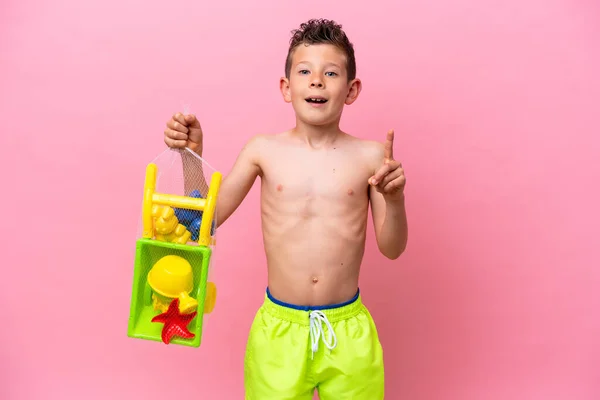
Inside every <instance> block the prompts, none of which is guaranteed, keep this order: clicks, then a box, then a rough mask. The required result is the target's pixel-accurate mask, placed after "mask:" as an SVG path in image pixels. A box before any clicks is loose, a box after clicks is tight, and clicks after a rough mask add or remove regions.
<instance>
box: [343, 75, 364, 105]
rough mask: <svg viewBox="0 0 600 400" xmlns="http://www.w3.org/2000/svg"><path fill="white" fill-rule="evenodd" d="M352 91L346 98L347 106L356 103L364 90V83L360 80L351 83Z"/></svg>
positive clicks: (350, 90) (349, 91)
mask: <svg viewBox="0 0 600 400" xmlns="http://www.w3.org/2000/svg"><path fill="white" fill-rule="evenodd" d="M349 85H350V89H349V90H348V95H347V96H346V104H347V105H350V104H352V103H354V102H355V101H356V99H357V98H358V95H359V94H360V91H361V89H362V82H361V81H360V79H358V78H357V79H354V80H352V81H351V82H350V84H349Z"/></svg>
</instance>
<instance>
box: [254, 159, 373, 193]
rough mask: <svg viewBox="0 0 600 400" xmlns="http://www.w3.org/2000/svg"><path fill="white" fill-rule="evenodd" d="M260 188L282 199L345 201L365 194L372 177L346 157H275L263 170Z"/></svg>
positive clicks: (363, 166) (356, 160)
mask: <svg viewBox="0 0 600 400" xmlns="http://www.w3.org/2000/svg"><path fill="white" fill-rule="evenodd" d="M263 173H264V176H263V184H266V185H267V188H266V189H267V190H268V191H270V192H272V193H276V194H277V195H278V196H280V197H281V198H283V199H299V198H321V199H330V200H336V199H339V200H342V199H346V200H347V199H348V197H349V196H354V197H356V196H357V195H363V194H366V193H367V189H368V179H369V177H370V176H371V175H372V174H373V171H369V168H368V167H367V166H366V165H365V163H364V161H362V160H360V159H357V157H351V156H349V155H346V154H328V155H322V154H319V155H316V156H312V157H302V156H298V155H296V154H294V153H287V154H279V155H278V156H276V157H273V158H272V159H271V160H267V162H265V165H264V166H263Z"/></svg>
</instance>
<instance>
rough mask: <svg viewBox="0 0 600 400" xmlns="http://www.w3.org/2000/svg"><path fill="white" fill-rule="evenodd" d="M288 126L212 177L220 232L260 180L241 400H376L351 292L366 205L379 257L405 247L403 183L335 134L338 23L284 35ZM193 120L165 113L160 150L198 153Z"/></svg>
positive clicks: (350, 80)
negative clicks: (260, 284) (258, 293)
mask: <svg viewBox="0 0 600 400" xmlns="http://www.w3.org/2000/svg"><path fill="white" fill-rule="evenodd" d="M280 88H281V94H282V96H283V99H284V101H286V102H287V103H291V105H292V107H293V109H294V111H295V114H296V123H295V127H294V128H292V129H290V130H288V131H286V132H283V133H281V134H277V135H257V136H255V137H253V138H251V139H250V140H249V141H248V142H247V143H246V144H245V146H244V148H243V149H242V151H241V153H240V154H239V156H238V158H237V160H236V162H235V164H234V166H233V168H232V170H231V172H230V173H229V174H228V175H227V176H226V177H225V178H224V180H223V182H222V184H221V189H220V194H219V198H218V203H217V210H218V216H219V220H218V224H219V225H221V224H223V223H224V222H225V221H226V220H227V219H228V218H229V217H230V216H231V214H232V213H233V212H234V211H235V210H236V209H237V207H238V206H239V205H240V203H241V202H242V201H243V199H244V198H245V196H246V195H247V193H248V192H249V190H250V188H251V187H252V185H253V184H254V182H255V180H256V178H257V177H260V179H261V214H262V230H263V236H264V246H265V252H266V258H267V269H268V286H267V290H266V294H265V300H264V303H263V304H262V306H261V307H260V308H259V310H258V312H257V313H256V316H255V319H254V322H253V324H252V327H251V329H250V333H249V338H248V342H247V350H246V356H245V387H246V399H258V400H283V399H290V400H291V399H300V400H302V399H306V400H309V399H312V396H313V392H314V390H315V388H316V389H317V390H318V392H319V397H320V398H321V399H322V400H334V399H335V400H341V399H352V400H362V399H365V400H367V399H368V400H378V399H382V398H383V395H384V365H383V351H382V347H381V344H380V342H379V339H378V334H377V330H376V327H375V324H374V322H373V319H372V318H371V315H370V314H369V311H368V310H367V308H366V307H365V306H364V305H363V303H362V302H361V297H360V294H359V290H358V280H359V271H360V265H361V262H362V258H363V254H364V248H365V236H366V226H367V218H368V210H369V205H370V208H371V214H372V218H373V223H374V227H375V237H376V240H377V245H378V248H379V250H380V252H381V253H382V254H383V255H384V256H386V257H387V258H389V259H396V258H398V257H399V256H400V255H401V254H402V252H403V251H404V249H405V247H406V242H407V221H406V212H405V206H404V202H405V200H404V185H405V177H404V171H403V169H402V166H401V164H400V163H399V162H398V161H396V160H394V157H393V151H392V150H393V140H394V133H393V131H390V132H388V134H387V137H386V139H385V142H383V143H379V142H375V141H368V140H361V139H358V138H356V137H353V136H351V135H349V134H347V133H344V132H342V131H341V130H340V128H339V122H340V118H341V115H342V110H343V108H344V106H345V105H350V104H352V103H354V101H356V99H357V98H358V95H359V94H360V91H361V81H360V80H359V79H357V78H356V65H355V59H354V50H353V46H352V44H351V43H350V42H349V40H348V39H347V37H346V35H345V33H344V31H343V30H342V29H341V26H340V25H337V24H336V23H335V22H333V21H328V20H311V21H308V22H307V23H304V24H302V25H301V26H300V28H299V29H297V30H295V31H294V32H293V36H292V39H291V40H290V49H289V53H288V57H287V60H286V64H285V77H282V78H281V80H280ZM202 136H203V132H202V129H201V127H200V123H199V122H198V120H197V119H196V117H195V116H193V115H183V114H181V113H177V114H175V115H174V116H173V117H172V118H171V119H170V120H169V121H168V123H167V129H166V130H165V132H164V140H165V143H166V144H167V145H168V146H169V147H171V148H184V147H188V148H189V149H191V150H193V151H195V152H196V153H197V154H199V155H202Z"/></svg>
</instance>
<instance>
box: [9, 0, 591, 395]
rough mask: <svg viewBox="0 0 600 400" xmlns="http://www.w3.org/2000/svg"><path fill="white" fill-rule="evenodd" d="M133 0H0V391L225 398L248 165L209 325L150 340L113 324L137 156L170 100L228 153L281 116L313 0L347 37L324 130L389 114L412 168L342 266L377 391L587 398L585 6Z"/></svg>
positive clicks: (247, 286) (134, 198)
mask: <svg viewBox="0 0 600 400" xmlns="http://www.w3.org/2000/svg"><path fill="white" fill-rule="evenodd" d="M148 3H149V2H147V1H134V0H125V1H118V2H117V1H106V0H104V1H99V0H93V1H85V2H84V1H73V0H63V1H54V2H42V1H37V2H36V1H3V2H2V4H1V6H0V49H1V52H0V69H1V74H0V112H1V115H0V117H1V126H0V132H1V142H0V151H1V154H0V174H1V184H2V189H1V192H2V197H1V200H0V202H1V208H0V209H1V210H2V224H3V226H4V230H3V239H4V240H3V244H2V262H1V264H2V271H3V273H2V278H0V304H1V305H2V312H1V315H2V322H1V324H2V325H1V326H2V328H1V329H0V398H2V399H10V400H12V399H42V398H43V399H51V400H54V399H62V400H64V399H79V398H85V399H104V398H112V399H146V400H154V399H165V398H167V395H168V394H169V393H176V394H177V397H170V398H180V399H189V398H197V399H224V400H229V399H242V398H243V356H244V347H245V340H246V335H247V332H248V329H249V325H250V323H251V320H252V318H253V316H254V312H255V311H256V308H257V307H258V306H259V305H260V302H261V301H262V297H263V293H264V292H263V291H264V287H265V278H266V275H265V268H264V262H265V258H264V255H263V253H262V241H261V237H260V218H259V209H258V201H259V197H258V194H259V193H258V190H257V189H258V185H256V186H255V187H254V189H253V190H252V191H251V193H250V194H249V196H248V198H247V200H246V202H245V203H243V205H242V206H241V207H240V209H239V210H238V212H237V213H236V214H235V215H234V216H233V217H232V218H231V220H230V221H229V222H228V223H227V224H226V225H224V226H223V227H222V229H221V230H220V233H219V235H220V236H219V243H220V246H221V247H220V251H218V252H217V254H216V256H215V267H216V270H215V275H214V277H215V280H216V281H217V283H218V285H219V289H220V292H219V298H218V304H217V309H216V310H215V313H214V314H212V315H211V317H210V319H209V321H208V324H207V326H206V329H205V334H204V339H203V340H204V341H203V346H202V347H201V348H200V349H190V348H186V347H177V346H165V345H162V344H160V343H154V342H148V341H142V340H133V339H129V338H127V336H126V330H127V318H128V313H129V299H130V290H131V278H132V271H133V256H134V241H135V235H136V229H137V226H138V222H139V212H140V205H141V204H140V203H141V195H142V185H143V179H144V168H145V166H146V164H147V163H148V162H149V161H151V160H152V159H153V158H154V157H155V156H156V155H157V154H159V153H160V152H162V151H163V149H164V144H163V141H162V131H163V128H164V123H165V122H166V121H167V119H168V118H169V117H170V115H171V114H172V113H173V112H175V111H177V110H180V109H181V104H182V102H189V103H191V104H192V107H193V111H195V112H197V113H198V115H199V116H200V118H201V121H202V123H203V125H204V128H205V131H206V149H207V150H206V158H207V159H208V161H209V162H210V163H211V164H213V165H215V166H216V167H217V168H219V169H220V170H221V171H223V172H225V173H226V172H228V171H229V169H230V167H231V165H232V162H233V161H234V159H235V157H236V155H237V152H238V151H239V150H240V148H241V146H242V145H243V143H244V142H245V141H246V140H247V139H248V138H249V137H250V136H251V135H254V134H256V133H274V132H278V131H282V130H284V129H287V128H289V127H290V124H291V123H292V116H293V114H292V110H291V109H290V108H289V106H288V105H287V104H285V103H284V102H283V101H282V99H281V96H280V93H279V92H278V79H279V77H280V75H281V74H282V71H283V65H284V58H285V52H286V48H287V40H288V38H289V31H290V30H291V29H293V28H294V27H296V26H297V25H298V24H299V23H300V22H302V21H303V20H305V19H308V18H310V17H315V16H316V17H319V16H323V17H329V18H334V19H336V20H338V21H340V22H341V23H342V24H343V25H344V27H345V29H346V30H347V32H348V34H349V35H350V37H351V39H352V40H353V41H354V43H355V45H356V49H357V57H358V72H359V75H360V77H361V78H362V79H363V84H364V90H363V92H362V94H361V97H360V98H359V100H358V102H357V103H355V105H353V106H352V107H351V108H348V109H347V110H346V112H345V117H344V120H343V127H344V128H345V129H347V130H348V131H350V132H352V133H354V134H357V135H359V136H362V137H365V138H375V139H380V140H384V138H385V133H386V130H387V129H389V128H395V129H396V132H397V135H396V138H397V140H396V148H395V154H396V155H397V157H398V158H400V159H401V161H403V163H404V165H405V168H406V173H407V177H408V186H407V196H408V213H409V220H410V239H409V245H408V250H407V251H406V253H405V254H404V255H403V256H402V257H401V258H400V259H399V260H397V261H389V260H386V259H384V257H383V256H382V255H380V254H379V253H378V252H377V251H376V246H375V243H374V240H373V236H372V231H371V232H370V233H371V235H370V237H369V240H368V249H367V252H366V256H365V262H364V269H363V275H362V283H361V286H362V290H363V293H364V299H365V302H366V303H367V305H368V306H369V307H370V309H371V311H372V314H373V316H374V318H375V320H376V321H377V323H378V326H379V330H380V335H381V340H382V342H383V346H384V349H385V355H386V361H387V364H386V365H387V382H386V390H387V397H386V398H388V399H392V400H395V399H411V400H438V399H440V400H451V399H461V400H471V399H473V400H475V399H477V400H480V399H485V400H496V399H512V400H521V399H522V400H531V399H545V400H554V399H557V400H558V399H560V400H564V399H569V400H593V399H598V398H600V341H599V338H600V296H599V293H600V268H599V267H600V258H599V256H598V250H597V247H594V245H596V244H597V241H598V222H599V221H598V219H599V218H598V204H599V200H600V199H599V195H598V188H597V185H598V181H599V175H600V170H599V168H598V165H597V164H596V163H593V160H592V157H593V156H597V155H598V154H600V139H599V134H600V122H599V117H598V113H599V112H600V106H599V104H600V82H599V78H598V71H600V29H599V28H598V27H599V26H600V7H599V6H598V4H597V3H596V2H593V1H572V0H571V1H569V0H562V1H560V0H537V1H535V0H529V1H522V0H503V1H473V0H471V1H470V0H461V1H454V2H442V1H437V2H435V1H423V0H419V1H416V0H414V1H403V2H396V1H391V0H390V1H380V2H377V5H373V4H374V3H373V2H367V4H369V5H362V6H358V5H356V6H355V5H350V4H351V2H348V1H327V2H322V1H319V2H315V1H303V2H288V1H281V0H277V1H274V0H272V1H260V2H245V1H217V2H210V3H207V2H199V1H176V2H173V3H171V4H170V5H166V2H152V4H148ZM357 4H358V3H357ZM252 15H254V16H252ZM594 114H596V115H594ZM77 174H83V175H82V177H77ZM169 385H171V386H169Z"/></svg>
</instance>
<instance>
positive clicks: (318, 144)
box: [291, 121, 343, 148]
mask: <svg viewBox="0 0 600 400" xmlns="http://www.w3.org/2000/svg"><path fill="white" fill-rule="evenodd" d="M291 133H292V135H294V136H296V137H298V138H299V139H301V140H303V141H304V142H306V144H308V145H309V146H310V147H312V148H323V147H329V146H331V145H332V144H333V143H335V141H336V140H337V139H338V137H339V136H340V135H341V134H343V132H342V131H341V130H340V127H339V124H338V122H337V121H335V122H332V123H331V124H328V125H318V126H316V125H309V124H306V123H304V122H302V121H297V122H296V127H295V128H294V129H292V131H291Z"/></svg>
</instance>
